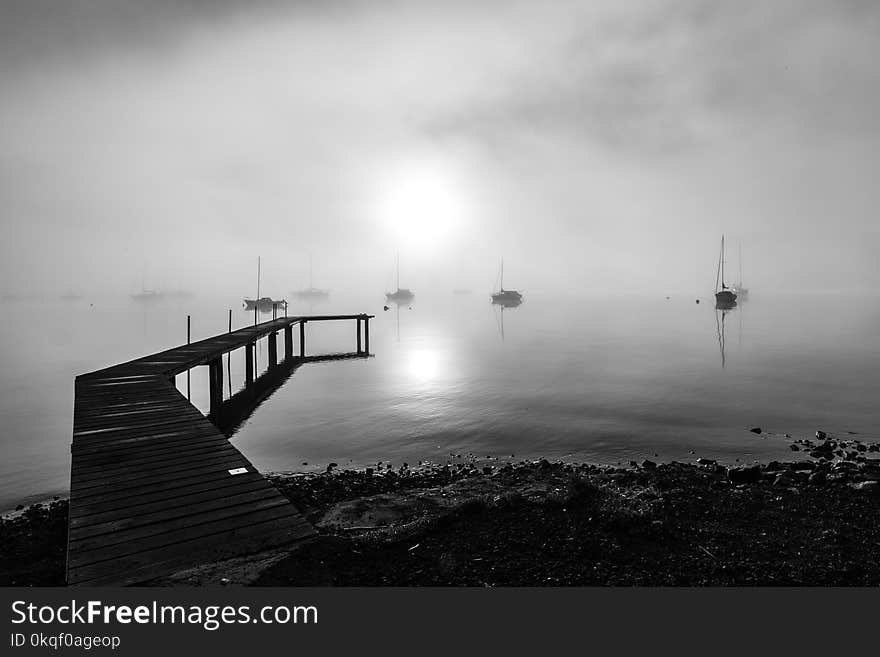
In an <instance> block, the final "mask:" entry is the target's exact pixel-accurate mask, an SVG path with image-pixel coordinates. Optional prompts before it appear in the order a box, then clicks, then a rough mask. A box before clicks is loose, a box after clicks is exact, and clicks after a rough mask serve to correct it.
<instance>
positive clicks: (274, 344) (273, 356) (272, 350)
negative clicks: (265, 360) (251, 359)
mask: <svg viewBox="0 0 880 657" xmlns="http://www.w3.org/2000/svg"><path fill="white" fill-rule="evenodd" d="M277 364H278V332H277V331H272V333H270V334H269V367H275V366H276V365H277Z"/></svg>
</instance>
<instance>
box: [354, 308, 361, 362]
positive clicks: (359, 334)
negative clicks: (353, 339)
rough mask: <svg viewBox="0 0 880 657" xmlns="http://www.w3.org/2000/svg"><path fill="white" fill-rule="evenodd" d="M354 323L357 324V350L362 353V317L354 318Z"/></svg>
mask: <svg viewBox="0 0 880 657" xmlns="http://www.w3.org/2000/svg"><path fill="white" fill-rule="evenodd" d="M354 323H355V324H356V325H357V352H358V354H360V353H361V318H360V317H358V318H356V319H355V320H354Z"/></svg>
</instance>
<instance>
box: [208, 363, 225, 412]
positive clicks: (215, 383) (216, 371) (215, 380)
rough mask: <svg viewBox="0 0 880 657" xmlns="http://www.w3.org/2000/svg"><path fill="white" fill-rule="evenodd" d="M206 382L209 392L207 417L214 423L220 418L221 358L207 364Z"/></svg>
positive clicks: (221, 397) (221, 400)
mask: <svg viewBox="0 0 880 657" xmlns="http://www.w3.org/2000/svg"><path fill="white" fill-rule="evenodd" d="M208 380H209V384H210V390H211V393H210V394H211V406H210V410H209V411H208V415H209V416H210V417H211V418H213V419H214V421H215V422H216V421H217V420H219V418H220V405H221V404H222V403H223V358H215V359H214V360H212V361H211V362H209V363H208Z"/></svg>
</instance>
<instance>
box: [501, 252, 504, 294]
mask: <svg viewBox="0 0 880 657" xmlns="http://www.w3.org/2000/svg"><path fill="white" fill-rule="evenodd" d="M501 291H502V292H504V258H501Z"/></svg>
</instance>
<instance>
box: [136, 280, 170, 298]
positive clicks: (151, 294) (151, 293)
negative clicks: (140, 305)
mask: <svg viewBox="0 0 880 657" xmlns="http://www.w3.org/2000/svg"><path fill="white" fill-rule="evenodd" d="M163 296H164V295H163V294H162V293H161V292H157V291H156V290H148V289H147V288H146V287H144V280H143V278H141V291H140V292H135V293H134V294H132V295H131V298H132V299H133V300H134V301H157V300H159V299H161V298H162V297H163Z"/></svg>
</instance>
